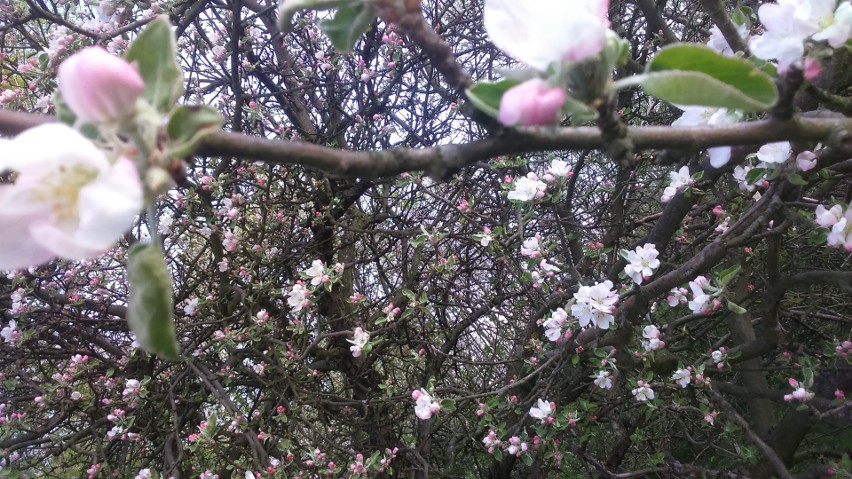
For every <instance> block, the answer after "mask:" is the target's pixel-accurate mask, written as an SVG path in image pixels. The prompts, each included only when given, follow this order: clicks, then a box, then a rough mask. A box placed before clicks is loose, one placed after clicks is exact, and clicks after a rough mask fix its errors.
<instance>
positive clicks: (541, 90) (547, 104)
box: [497, 78, 568, 126]
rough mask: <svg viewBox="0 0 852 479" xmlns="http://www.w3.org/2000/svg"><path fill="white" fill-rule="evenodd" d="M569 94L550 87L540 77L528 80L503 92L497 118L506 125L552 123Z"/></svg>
mask: <svg viewBox="0 0 852 479" xmlns="http://www.w3.org/2000/svg"><path fill="white" fill-rule="evenodd" d="M567 98H568V95H567V94H566V93H565V90H563V89H562V88H558V87H549V86H547V83H546V82H545V81H544V80H542V79H540V78H533V79H532V80H527V81H525V82H523V83H521V84H520V85H516V86H514V87H512V88H510V89H508V90H507V91H506V93H504V94H503V98H502V99H501V100H500V113H499V115H498V116H497V119H498V120H499V121H500V123H502V124H504V125H506V126H514V125H524V126H535V125H551V124H553V123H556V121H557V119H558V118H557V115H558V114H559V110H561V109H562V105H564V104H565V100H566V99H567Z"/></svg>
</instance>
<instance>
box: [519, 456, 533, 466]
mask: <svg viewBox="0 0 852 479" xmlns="http://www.w3.org/2000/svg"><path fill="white" fill-rule="evenodd" d="M521 460H522V461H524V464H526V465H527V466H531V465H532V463H533V458H532V456H530V455H529V454H522V455H521Z"/></svg>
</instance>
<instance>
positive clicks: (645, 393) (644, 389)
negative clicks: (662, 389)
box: [630, 381, 654, 402]
mask: <svg viewBox="0 0 852 479" xmlns="http://www.w3.org/2000/svg"><path fill="white" fill-rule="evenodd" d="M636 386H637V387H636V388H635V389H633V390H632V391H630V392H631V393H632V394H633V397H634V398H636V400H637V401H642V402H645V401H653V400H654V390H653V389H651V386H650V385H649V384H647V383H646V382H645V381H639V382H637V383H636Z"/></svg>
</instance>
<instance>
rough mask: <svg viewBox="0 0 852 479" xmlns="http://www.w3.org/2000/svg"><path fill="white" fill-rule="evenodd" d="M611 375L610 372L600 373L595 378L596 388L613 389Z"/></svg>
mask: <svg viewBox="0 0 852 479" xmlns="http://www.w3.org/2000/svg"><path fill="white" fill-rule="evenodd" d="M609 375H610V373H609V371H598V375H597V376H595V386H597V387H599V388H601V389H612V378H611V377H609Z"/></svg>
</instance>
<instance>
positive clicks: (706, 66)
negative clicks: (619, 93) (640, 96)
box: [616, 43, 778, 111]
mask: <svg viewBox="0 0 852 479" xmlns="http://www.w3.org/2000/svg"><path fill="white" fill-rule="evenodd" d="M635 84H641V85H642V87H643V88H644V89H645V91H646V92H648V93H649V94H651V95H654V96H656V97H658V98H662V99H663V100H666V101H668V102H670V103H674V104H677V105H695V106H706V107H717V108H730V109H735V110H743V111H763V110H766V109H768V108H770V107H771V106H772V105H774V104H775V102H776V101H777V100H778V89H777V88H776V86H775V83H774V82H773V81H772V78H771V77H770V76H769V75H767V74H766V73H764V72H763V71H761V70H759V69H758V68H756V67H755V66H754V65H753V64H752V63H750V62H749V61H748V60H744V59H742V58H739V57H726V56H724V55H721V54H719V53H717V52H715V51H713V50H711V49H710V48H708V47H706V46H704V45H696V44H686V43H683V44H676V45H672V46H669V47H666V48H664V49H662V50H660V51H659V52H658V53H657V54H656V55H655V56H654V58H653V59H652V60H651V61H650V62H649V63H648V66H647V68H646V69H645V73H644V74H642V75H638V76H635V77H632V78H628V79H625V80H621V81H619V82H617V84H616V88H624V87H626V86H631V85H635Z"/></svg>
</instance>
